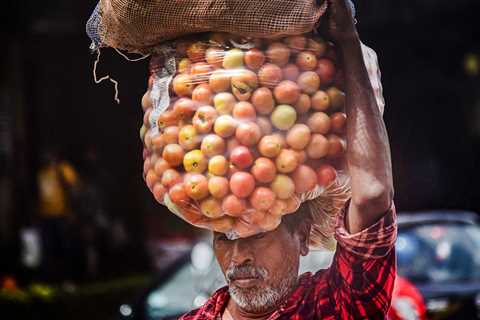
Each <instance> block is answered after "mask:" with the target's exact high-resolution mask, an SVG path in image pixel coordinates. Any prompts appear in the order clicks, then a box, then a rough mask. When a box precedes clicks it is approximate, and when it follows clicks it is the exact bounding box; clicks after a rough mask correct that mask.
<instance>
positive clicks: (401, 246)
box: [397, 236, 407, 250]
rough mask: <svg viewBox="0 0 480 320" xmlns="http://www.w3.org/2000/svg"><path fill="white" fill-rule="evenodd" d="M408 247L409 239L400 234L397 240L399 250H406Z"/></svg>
mask: <svg viewBox="0 0 480 320" xmlns="http://www.w3.org/2000/svg"><path fill="white" fill-rule="evenodd" d="M406 247H407V240H406V239H405V238H404V237H401V236H399V237H398V241H397V250H404V249H405V248H406Z"/></svg>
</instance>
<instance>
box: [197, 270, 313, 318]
mask: <svg viewBox="0 0 480 320" xmlns="http://www.w3.org/2000/svg"><path fill="white" fill-rule="evenodd" d="M311 279H312V274H311V273H310V272H307V273H304V274H302V275H301V276H300V277H299V279H298V284H297V288H296V289H295V290H294V291H293V293H292V294H290V297H289V298H288V299H287V300H286V301H285V302H284V303H282V304H281V305H280V307H279V308H278V309H277V311H275V312H274V313H273V314H272V316H271V317H270V319H274V318H276V317H277V316H279V315H281V314H283V313H288V312H290V311H293V310H295V309H296V308H297V307H298V304H299V303H300V302H301V301H302V299H301V298H302V297H303V295H304V294H305V289H306V287H307V286H308V283H309V282H310V281H311ZM229 299H230V294H229V293H228V286H225V287H223V288H220V289H218V290H217V291H216V292H215V293H214V294H213V295H212V297H211V298H210V299H209V301H208V302H207V304H206V305H205V306H204V308H203V310H202V316H203V317H205V318H206V319H212V320H213V319H218V316H221V315H222V314H223V312H224V310H225V308H226V307H227V304H228V301H229Z"/></svg>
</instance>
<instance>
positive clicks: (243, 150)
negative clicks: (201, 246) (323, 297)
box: [140, 33, 383, 248]
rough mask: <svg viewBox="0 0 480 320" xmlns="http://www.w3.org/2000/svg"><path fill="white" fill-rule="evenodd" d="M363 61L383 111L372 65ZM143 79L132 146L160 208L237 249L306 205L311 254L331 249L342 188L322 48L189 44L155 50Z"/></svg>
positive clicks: (204, 40) (221, 41) (334, 95)
mask: <svg viewBox="0 0 480 320" xmlns="http://www.w3.org/2000/svg"><path fill="white" fill-rule="evenodd" d="M363 50H364V57H365V59H369V60H368V61H366V65H367V69H368V70H369V74H370V77H371V82H372V86H373V87H374V88H375V92H376V95H377V101H378V102H379V105H380V107H381V108H382V109H383V104H382V103H383V98H381V90H382V89H381V85H380V81H379V71H378V64H377V61H376V60H374V58H376V56H375V55H374V53H372V52H373V51H371V49H368V48H367V47H363ZM150 72H151V75H150V78H149V83H148V90H147V92H146V93H145V95H144V96H143V98H142V108H143V110H144V112H145V114H144V122H143V126H142V128H141V130H140V136H141V139H142V141H143V142H144V178H145V181H146V184H147V186H148V187H149V189H150V190H151V191H152V193H153V195H154V197H155V199H156V200H157V201H158V202H160V203H161V204H164V205H165V206H167V207H168V208H169V209H170V211H172V212H173V213H175V214H176V215H178V216H179V217H181V218H182V219H184V220H186V221H187V222H189V223H191V224H192V225H195V226H198V227H202V228H207V229H210V230H214V231H218V232H222V233H225V234H226V235H227V236H228V237H229V238H230V239H235V238H239V237H248V236H252V235H254V234H257V233H259V232H265V231H270V230H273V229H275V228H276V227H277V226H278V225H279V224H280V223H281V219H282V216H284V215H286V214H291V213H294V212H295V211H296V210H297V209H298V207H299V206H300V204H301V203H303V202H307V201H308V205H309V207H310V208H311V211H312V214H313V217H314V225H313V228H312V237H311V242H312V247H314V248H320V247H322V248H332V247H333V244H334V242H333V230H334V226H335V219H336V216H337V215H338V213H339V212H340V210H341V209H342V208H343V207H344V205H345V203H346V201H347V200H348V199H349V198H350V183H349V176H348V172H346V171H345V169H344V167H345V165H344V158H343V155H344V153H345V150H346V143H345V139H344V130H345V123H346V115H345V113H344V101H345V95H344V93H343V92H342V90H343V84H342V78H343V77H342V71H341V66H340V65H339V64H338V63H337V59H336V53H335V48H334V46H333V45H332V44H331V43H328V42H326V41H324V40H323V39H322V38H321V37H320V36H318V35H315V34H312V33H307V34H304V35H301V36H290V37H284V38H280V39H276V40H267V39H261V38H244V37H240V36H237V35H229V34H223V33H213V34H212V33H206V34H198V35H196V36H193V37H190V38H184V39H180V40H176V41H174V42H169V43H164V44H163V45H162V46H160V47H157V48H156V49H155V54H154V55H153V57H152V59H151V62H150Z"/></svg>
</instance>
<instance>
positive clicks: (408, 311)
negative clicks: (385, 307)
mask: <svg viewBox="0 0 480 320" xmlns="http://www.w3.org/2000/svg"><path fill="white" fill-rule="evenodd" d="M392 304H393V306H394V307H395V311H396V312H397V313H398V315H399V316H400V318H401V319H404V320H417V319H419V316H418V312H417V309H416V308H415V302H413V301H412V299H411V298H410V297H397V298H395V299H393V301H392Z"/></svg>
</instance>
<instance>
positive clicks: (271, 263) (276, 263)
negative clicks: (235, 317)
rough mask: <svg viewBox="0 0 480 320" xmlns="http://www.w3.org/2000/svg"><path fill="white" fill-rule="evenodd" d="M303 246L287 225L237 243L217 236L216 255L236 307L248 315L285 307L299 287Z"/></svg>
mask: <svg viewBox="0 0 480 320" xmlns="http://www.w3.org/2000/svg"><path fill="white" fill-rule="evenodd" d="M302 242H304V241H301V236H300V235H299V234H298V233H291V232H289V231H288V229H287V227H286V226H285V225H284V224H281V225H280V226H279V227H278V228H277V229H276V230H274V231H270V232H266V233H261V234H258V235H256V236H253V237H250V238H245V239H238V240H228V239H227V238H226V237H225V235H224V234H221V233H215V234H214V240H213V248H214V251H215V255H216V257H217V260H218V262H219V264H220V267H221V269H222V272H223V274H224V275H225V278H226V280H227V283H228V287H229V292H230V296H231V297H232V299H233V300H234V301H235V302H236V304H237V305H238V306H239V307H240V308H242V309H243V310H245V311H247V312H251V313H261V312H266V311H269V310H271V309H274V308H275V307H277V306H278V304H280V303H282V302H283V301H284V299H285V298H286V297H287V296H288V294H290V293H291V292H292V290H293V289H294V288H295V286H296V284H297V279H298V265H299V260H300V254H305V245H304V243H302ZM307 252H308V249H307Z"/></svg>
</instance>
